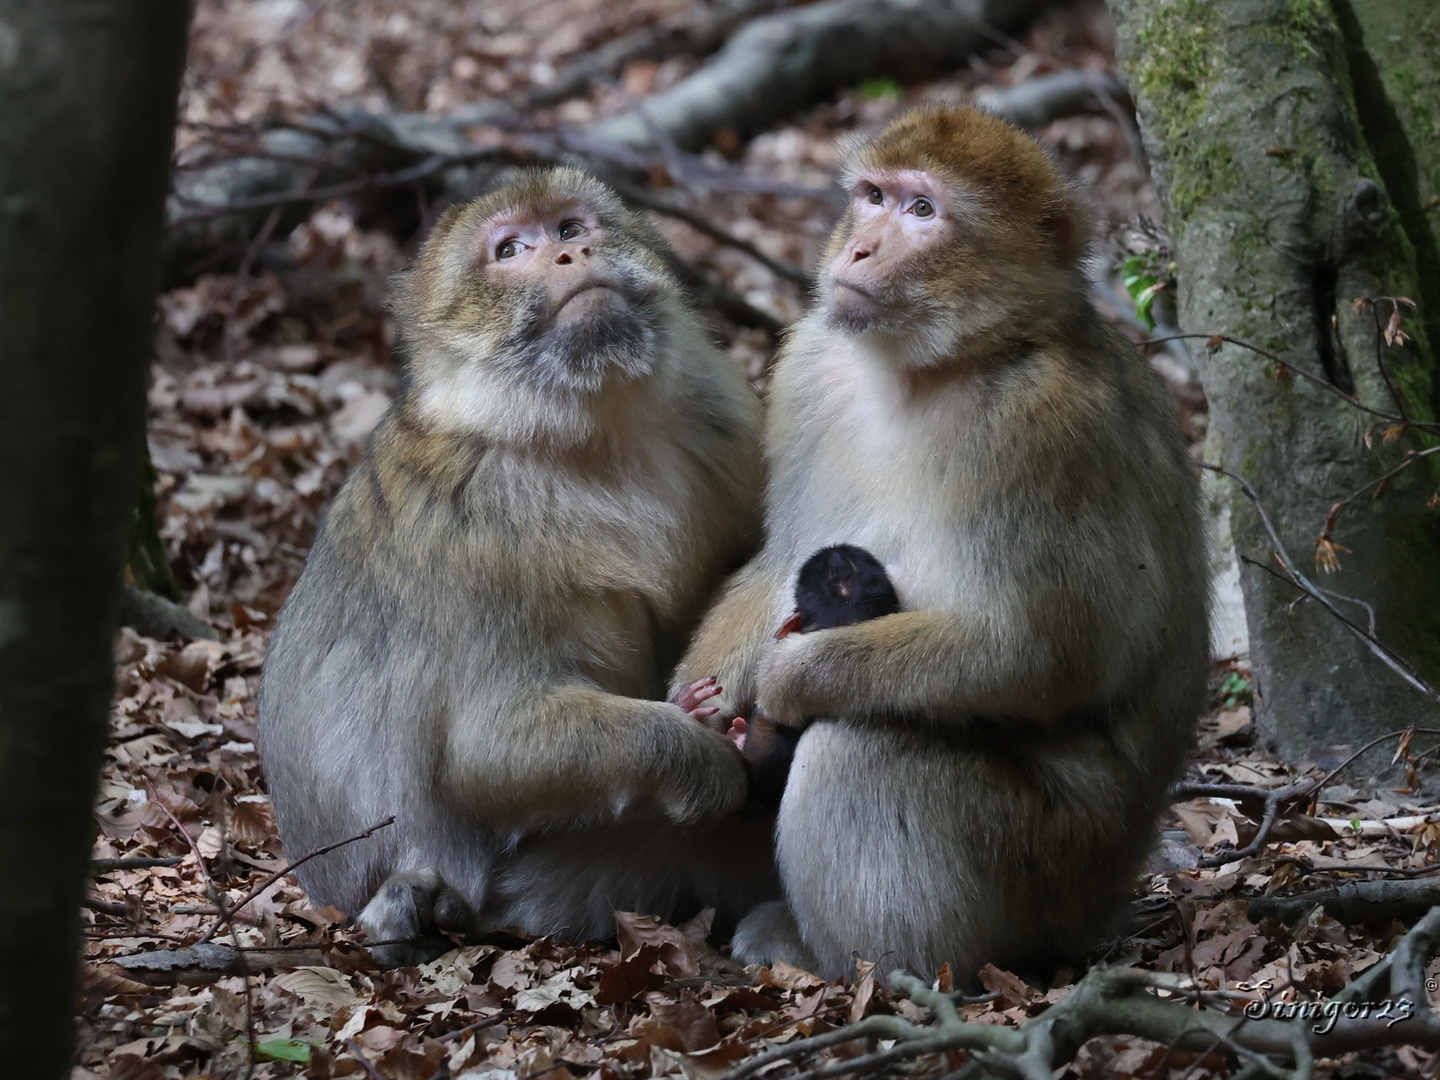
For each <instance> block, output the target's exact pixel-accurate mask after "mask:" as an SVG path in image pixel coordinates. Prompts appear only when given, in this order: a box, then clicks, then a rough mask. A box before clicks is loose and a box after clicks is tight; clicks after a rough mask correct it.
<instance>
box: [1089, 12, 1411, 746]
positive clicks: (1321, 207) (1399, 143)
mask: <svg viewBox="0 0 1440 1080" xmlns="http://www.w3.org/2000/svg"><path fill="white" fill-rule="evenodd" d="M1111 6H1112V9H1113V10H1114V13H1115V16H1116V22H1117V24H1118V45H1119V51H1120V53H1121V60H1122V64H1123V66H1124V68H1125V72H1126V75H1127V77H1128V78H1129V81H1130V85H1131V88H1132V90H1133V91H1134V94H1135V100H1136V104H1137V106H1138V109H1139V114H1140V118H1141V121H1142V124H1143V128H1144V132H1145V137H1146V146H1147V148H1148V150H1149V152H1150V154H1151V157H1152V163H1153V165H1154V169H1155V177H1156V180H1157V184H1158V186H1159V188H1160V190H1161V196H1162V200H1163V203H1164V208H1165V216H1166V224H1167V226H1168V228H1169V231H1170V233H1171V236H1172V238H1173V240H1174V244H1175V254H1176V262H1177V266H1178V277H1179V297H1178V299H1179V315H1180V321H1181V325H1182V327H1183V328H1184V329H1185V330H1187V331H1192V332H1198V333H1207V334H1208V333H1226V334H1231V335H1234V336H1236V337H1239V338H1242V339H1245V340H1247V341H1250V342H1253V343H1255V344H1257V345H1260V346H1262V347H1264V348H1266V349H1269V350H1272V351H1273V352H1276V353H1278V354H1280V355H1282V356H1284V357H1286V358H1291V359H1293V360H1294V362H1295V363H1296V365H1297V366H1301V367H1303V368H1304V369H1305V370H1307V371H1309V372H1311V373H1313V374H1315V375H1317V376H1319V377H1321V378H1322V379H1324V380H1326V381H1328V382H1330V383H1331V384H1333V385H1334V386H1336V387H1339V388H1341V389H1343V390H1346V391H1347V392H1348V391H1350V390H1352V389H1353V390H1354V392H1355V393H1356V394H1357V395H1358V397H1359V399H1360V400H1361V401H1363V402H1364V403H1365V404H1367V405H1370V406H1372V407H1375V408H1378V409H1381V410H1383V411H1385V412H1389V413H1394V412H1395V411H1396V407H1395V405H1394V404H1393V403H1392V402H1391V400H1390V397H1389V394H1388V393H1387V392H1386V389H1385V386H1384V383H1383V380H1382V378H1381V375H1380V372H1379V371H1378V369H1377V364H1376V351H1375V350H1376V331H1375V324H1374V320H1373V315H1372V313H1371V311H1368V310H1362V311H1356V310H1355V308H1354V306H1353V302H1354V301H1355V300H1356V299H1358V298H1361V297H1378V296H1406V297H1412V298H1414V299H1416V300H1418V301H1421V309H1420V310H1419V311H1418V312H1413V313H1409V314H1408V316H1407V319H1406V329H1407V330H1408V331H1409V332H1410V334H1411V335H1412V337H1413V341H1412V342H1411V343H1410V344H1409V345H1408V346H1406V347H1404V348H1400V349H1395V350H1391V351H1389V352H1388V354H1387V355H1388V357H1389V362H1390V364H1391V365H1392V366H1393V368H1394V370H1395V373H1396V376H1397V382H1398V384H1399V387H1400V390H1401V392H1402V394H1403V395H1404V397H1405V399H1406V402H1407V405H1408V408H1409V410H1410V412H1411V414H1412V415H1413V416H1414V417H1415V418H1416V419H1424V420H1429V419H1432V418H1433V416H1434V407H1435V396H1434V387H1435V381H1434V380H1435V375H1436V368H1435V353H1434V351H1433V345H1434V344H1435V339H1434V338H1433V336H1430V335H1427V333H1426V330H1427V329H1429V330H1431V331H1432V333H1433V331H1434V330H1435V329H1436V328H1437V323H1436V315H1437V307H1440V296H1437V295H1435V294H1436V291H1437V290H1440V281H1437V280H1436V279H1435V277H1434V269H1433V262H1434V251H1435V240H1434V221H1433V215H1434V213H1435V212H1434V211H1433V210H1431V211H1428V213H1429V214H1430V215H1431V221H1430V223H1429V224H1428V225H1427V223H1426V219H1425V215H1426V213H1427V212H1426V211H1424V210H1423V209H1422V202H1423V200H1424V199H1425V198H1426V197H1427V196H1428V195H1429V194H1433V192H1431V191H1424V192H1422V191H1421V190H1420V189H1421V185H1422V184H1433V183H1434V182H1435V179H1436V178H1435V162H1436V153H1437V152H1436V149H1435V147H1436V145H1437V141H1436V137H1437V135H1440V130H1437V128H1436V123H1437V120H1436V117H1437V111H1436V106H1437V104H1440V95H1437V94H1436V86H1437V83H1436V76H1435V70H1434V65H1435V64H1436V62H1437V55H1440V54H1437V43H1440V21H1437V20H1440V16H1437V10H1440V9H1437V6H1436V5H1435V4H1434V2H1433V0H1414V2H1410V3H1405V2H1401V3H1393V2H1392V0H1334V4H1333V6H1332V4H1331V3H1330V2H1328V0H1112V3H1111ZM1402 8H1403V9H1404V11H1403V12H1402V11H1401V10H1400V9H1402ZM1396 34H1398V35H1400V37H1398V38H1397V37H1394V35H1396ZM1402 40H1403V44H1402V43H1400V42H1402ZM1426 40H1429V42H1430V43H1431V44H1430V47H1429V48H1428V49H1427V48H1426V47H1425V45H1424V44H1423V43H1424V42H1425V41H1426ZM1401 54H1403V55H1404V56H1405V57H1406V58H1407V59H1406V61H1405V62H1406V63H1408V64H1410V65H1412V67H1411V68H1408V69H1406V68H1403V67H1402V66H1401V65H1400V64H1399V59H1400V57H1401ZM1427 65H1428V67H1427ZM1417 70H1418V74H1417ZM1421 76H1423V77H1421ZM1402 99H1403V100H1402ZM1417 116H1418V117H1420V118H1421V121H1422V122H1421V123H1418V124H1416V125H1415V126H1413V127H1411V128H1409V129H1408V130H1407V128H1406V125H1405V123H1404V119H1403V118H1405V117H1409V118H1410V119H1411V121H1414V120H1415V118H1416V117H1417ZM1417 152H1418V158H1417ZM1417 160H1423V161H1424V162H1426V163H1427V164H1426V165H1425V166H1424V169H1423V170H1421V171H1420V172H1417ZM1427 267H1428V271H1427ZM1385 314H1386V315H1388V314H1389V311H1388V309H1387V310H1386V311H1385ZM1197 353H1198V354H1199V356H1198V359H1199V362H1200V366H1201V375H1202V379H1203V381H1204V385H1205V391H1206V394H1207V396H1208V397H1209V400H1210V410H1211V428H1210V431H1211V439H1210V445H1209V446H1208V447H1207V455H1206V456H1207V457H1208V458H1209V459H1210V460H1211V461H1218V462H1220V463H1222V464H1223V465H1224V466H1225V467H1226V468H1227V469H1230V470H1231V471H1233V472H1236V473H1239V474H1241V475H1243V476H1244V477H1245V478H1246V479H1248V480H1249V481H1250V482H1251V484H1252V485H1253V486H1254V487H1255V489H1256V490H1257V492H1258V494H1259V496H1260V498H1261V500H1262V502H1263V504H1264V505H1265V507H1266V508H1267V510H1268V511H1269V513H1270V514H1271V516H1272V517H1273V518H1274V520H1275V523H1276V525H1277V527H1278V530H1279V532H1280V535H1281V537H1282V539H1283V542H1284V543H1285V545H1286V546H1287V547H1288V548H1289V551H1290V553H1291V555H1292V556H1294V557H1295V559H1296V560H1297V562H1301V563H1303V564H1304V565H1303V566H1302V567H1301V569H1302V570H1304V571H1306V572H1308V573H1310V574H1311V576H1313V577H1315V578H1317V579H1318V584H1320V585H1321V586H1323V587H1325V588H1327V589H1331V590H1333V591H1334V592H1335V593H1336V594H1340V595H1341V596H1343V597H1346V598H1352V599H1343V600H1337V601H1336V602H1337V603H1338V604H1340V605H1341V606H1342V608H1343V609H1344V610H1345V611H1346V612H1347V614H1349V615H1350V616H1351V617H1353V618H1354V619H1355V620H1356V621H1357V622H1359V623H1360V624H1362V625H1364V624H1365V623H1366V622H1367V621H1368V619H1369V615H1368V613H1367V609H1366V607H1365V606H1364V605H1367V604H1368V605H1369V610H1370V611H1373V614H1374V619H1375V624H1376V630H1377V633H1378V635H1379V637H1380V638H1381V639H1382V640H1384V641H1385V642H1386V643H1387V644H1389V645H1390V646H1391V647H1393V648H1394V649H1395V650H1396V651H1397V652H1398V653H1400V654H1401V655H1403V656H1404V657H1405V658H1406V659H1408V660H1409V661H1410V662H1411V663H1412V664H1413V665H1414V667H1415V668H1416V669H1417V670H1418V671H1419V672H1420V673H1421V674H1422V675H1423V676H1424V677H1425V678H1426V679H1428V680H1430V681H1431V683H1432V684H1435V683H1436V682H1437V680H1440V514H1437V513H1436V512H1435V511H1434V510H1431V509H1427V507H1426V500H1427V498H1428V497H1429V496H1430V495H1431V494H1432V493H1433V492H1434V491H1435V490H1436V483H1437V475H1440V474H1437V472H1436V470H1434V469H1432V468H1430V467H1429V466H1431V465H1432V464H1434V461H1435V459H1433V458H1432V459H1430V460H1428V461H1423V462H1421V463H1420V464H1419V465H1417V466H1416V467H1413V468H1411V469H1409V470H1408V471H1406V472H1405V473H1403V474H1401V475H1400V476H1399V477H1397V478H1396V480H1395V481H1394V482H1393V483H1392V484H1391V485H1390V486H1389V489H1388V491H1386V493H1385V494H1384V496H1383V497H1381V498H1370V497H1369V496H1366V497H1362V498H1361V499H1359V500H1357V501H1356V502H1355V503H1354V504H1352V505H1351V506H1350V507H1349V508H1348V509H1347V510H1346V511H1345V512H1344V515H1343V517H1341V519H1340V520H1339V522H1338V525H1337V527H1336V529H1335V531H1334V539H1335V541H1336V542H1338V543H1339V544H1342V545H1344V547H1345V548H1347V549H1348V551H1340V552H1338V554H1339V557H1340V562H1341V568H1340V569H1339V570H1338V571H1337V572H1335V573H1330V574H1325V573H1318V572H1316V570H1315V567H1314V565H1313V564H1312V562H1311V560H1312V559H1313V558H1314V556H1315V553H1316V540H1317V537H1318V536H1319V534H1320V533H1321V530H1322V528H1323V527H1324V522H1325V517H1326V512H1327V510H1328V509H1329V507H1330V506H1331V504H1332V503H1334V502H1335V501H1336V500H1338V499H1340V498H1342V497H1344V496H1346V495H1348V494H1350V493H1351V492H1352V491H1354V490H1356V489H1357V488H1360V487H1361V486H1362V485H1364V484H1366V483H1368V482H1370V481H1374V480H1376V479H1377V478H1378V477H1380V476H1381V475H1382V474H1383V473H1384V472H1385V471H1386V470H1387V469H1389V468H1390V467H1392V466H1394V465H1396V464H1398V463H1399V462H1400V461H1402V460H1403V455H1404V454H1405V452H1406V450H1408V449H1418V448H1421V447H1424V446H1427V445H1430V444H1432V443H1433V440H1428V439H1425V438H1423V437H1420V436H1417V435H1416V434H1415V432H1414V431H1413V430H1412V431H1411V432H1409V433H1407V434H1406V435H1404V436H1402V437H1401V439H1400V440H1399V442H1398V443H1397V444H1393V445H1386V444H1384V443H1382V441H1381V439H1380V437H1379V432H1376V433H1375V438H1374V448H1373V449H1372V448H1369V447H1367V446H1366V430H1367V428H1368V427H1370V425H1371V423H1372V419H1373V418H1371V417H1367V416H1366V415H1365V414H1364V413H1362V412H1360V411H1359V410H1357V409H1355V408H1352V407H1350V406H1349V405H1347V404H1346V403H1345V402H1344V401H1342V400H1340V399H1338V398H1337V397H1335V396H1333V395H1331V394H1328V393H1326V392H1325V390H1324V388H1323V387H1317V386H1314V385H1312V384H1310V383H1308V382H1306V381H1304V380H1303V379H1297V378H1294V377H1293V376H1292V377H1288V378H1287V377H1283V376H1284V372H1283V371H1280V370H1277V368H1276V367H1275V365H1273V364H1271V363H1268V362H1267V361H1265V360H1264V359H1262V358H1260V357H1257V356H1255V355H1254V354H1251V353H1247V352H1244V351H1242V350H1240V349H1238V348H1236V347H1234V346H1231V345H1226V346H1223V347H1221V348H1219V349H1218V350H1216V351H1214V352H1213V353H1210V352H1207V351H1206V350H1204V349H1197ZM1384 426H1386V425H1383V424H1382V425H1381V427H1382V428H1383V427H1384ZM1216 483H1217V484H1218V485H1222V487H1219V488H1217V494H1218V495H1219V497H1220V498H1221V499H1222V501H1223V500H1224V499H1227V498H1228V499H1229V500H1230V502H1231V510H1232V516H1231V520H1232V523H1233V539H1234V543H1235V547H1236V549H1237V550H1238V552H1239V554H1240V555H1241V557H1242V558H1248V559H1253V560H1255V563H1253V564H1252V563H1247V564H1246V565H1244V566H1243V567H1242V570H1241V583H1242V587H1243V591H1244V598H1245V608H1246V615H1247V621H1248V624H1249V632H1250V648H1251V658H1252V661H1253V664H1254V669H1255V674H1256V676H1257V687H1256V689H1257V693H1258V695H1259V705H1260V709H1259V718H1260V721H1261V723H1262V730H1268V732H1269V734H1270V735H1271V736H1272V738H1273V739H1274V740H1275V741H1276V742H1277V743H1278V744H1279V746H1280V748H1281V749H1282V750H1283V751H1285V752H1286V753H1288V754H1291V755H1298V754H1300V753H1302V752H1303V751H1305V750H1307V749H1311V748H1314V747H1318V746H1323V745H1327V744H1340V743H1354V744H1359V743H1361V742H1364V741H1366V740H1367V739H1369V738H1371V737H1373V736H1375V735H1378V734H1381V733H1383V732H1385V731H1388V730H1393V729H1396V728H1401V727H1404V726H1405V724H1407V723H1409V722H1411V721H1416V720H1428V721H1429V724H1430V726H1435V723H1434V722H1435V720H1436V710H1435V708H1434V707H1433V706H1432V705H1431V704H1430V703H1429V702H1428V701H1427V700H1426V698H1425V697H1424V696H1423V695H1421V694H1418V693H1416V692H1415V691H1414V690H1412V689H1411V688H1410V687H1408V686H1406V685H1405V684H1404V683H1402V682H1401V681H1400V679H1399V678H1397V676H1396V675H1395V674H1394V673H1393V672H1391V671H1389V670H1387V669H1386V668H1385V667H1384V666H1383V665H1382V664H1381V663H1380V662H1379V661H1377V660H1376V659H1375V658H1374V657H1372V656H1371V655H1370V654H1368V653H1367V652H1366V650H1365V648H1364V647H1363V645H1362V644H1361V643H1360V642H1359V641H1357V640H1356V639H1355V638H1354V637H1353V636H1351V635H1350V634H1349V633H1348V632H1347V631H1346V630H1345V629H1344V628H1343V627H1342V626H1341V625H1340V624H1339V623H1337V622H1336V621H1335V620H1333V619H1332V618H1331V617H1330V616H1329V615H1327V614H1326V613H1325V611H1324V610H1323V609H1322V608H1321V607H1320V605H1318V604H1316V603H1313V602H1302V603H1298V604H1297V603H1296V600H1297V593H1296V591H1295V589H1294V588H1293V587H1292V586H1291V585H1289V584H1287V583H1286V582H1284V581H1283V580H1281V579H1280V578H1279V577H1278V576H1276V575H1274V574H1272V573H1270V572H1269V571H1271V570H1273V569H1274V567H1275V561H1274V553H1273V550H1272V545H1271V544H1270V542H1269V539H1268V538H1267V536H1266V534H1265V531H1264V529H1263V527H1262V523H1261V521H1260V520H1259V518H1258V516H1257V514H1256V513H1255V511H1254V510H1253V508H1252V507H1251V506H1250V504H1249V503H1248V502H1247V501H1246V500H1245V499H1244V498H1243V497H1241V496H1240V495H1239V493H1238V492H1236V491H1235V490H1234V488H1233V487H1231V486H1230V482H1229V481H1227V480H1223V479H1218V480H1217V481H1216ZM1222 539H1223V538H1222ZM1256 564H1258V565H1256ZM1357 601H1359V602H1357ZM1376 757H1377V758H1378V755H1376ZM1385 760H1388V759H1383V760H1376V761H1374V765H1375V767H1376V768H1380V767H1382V766H1383V765H1384V764H1385ZM1369 764H1370V762H1369V761H1367V762H1366V763H1365V766H1368V765H1369ZM1365 766H1362V767H1365Z"/></svg>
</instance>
